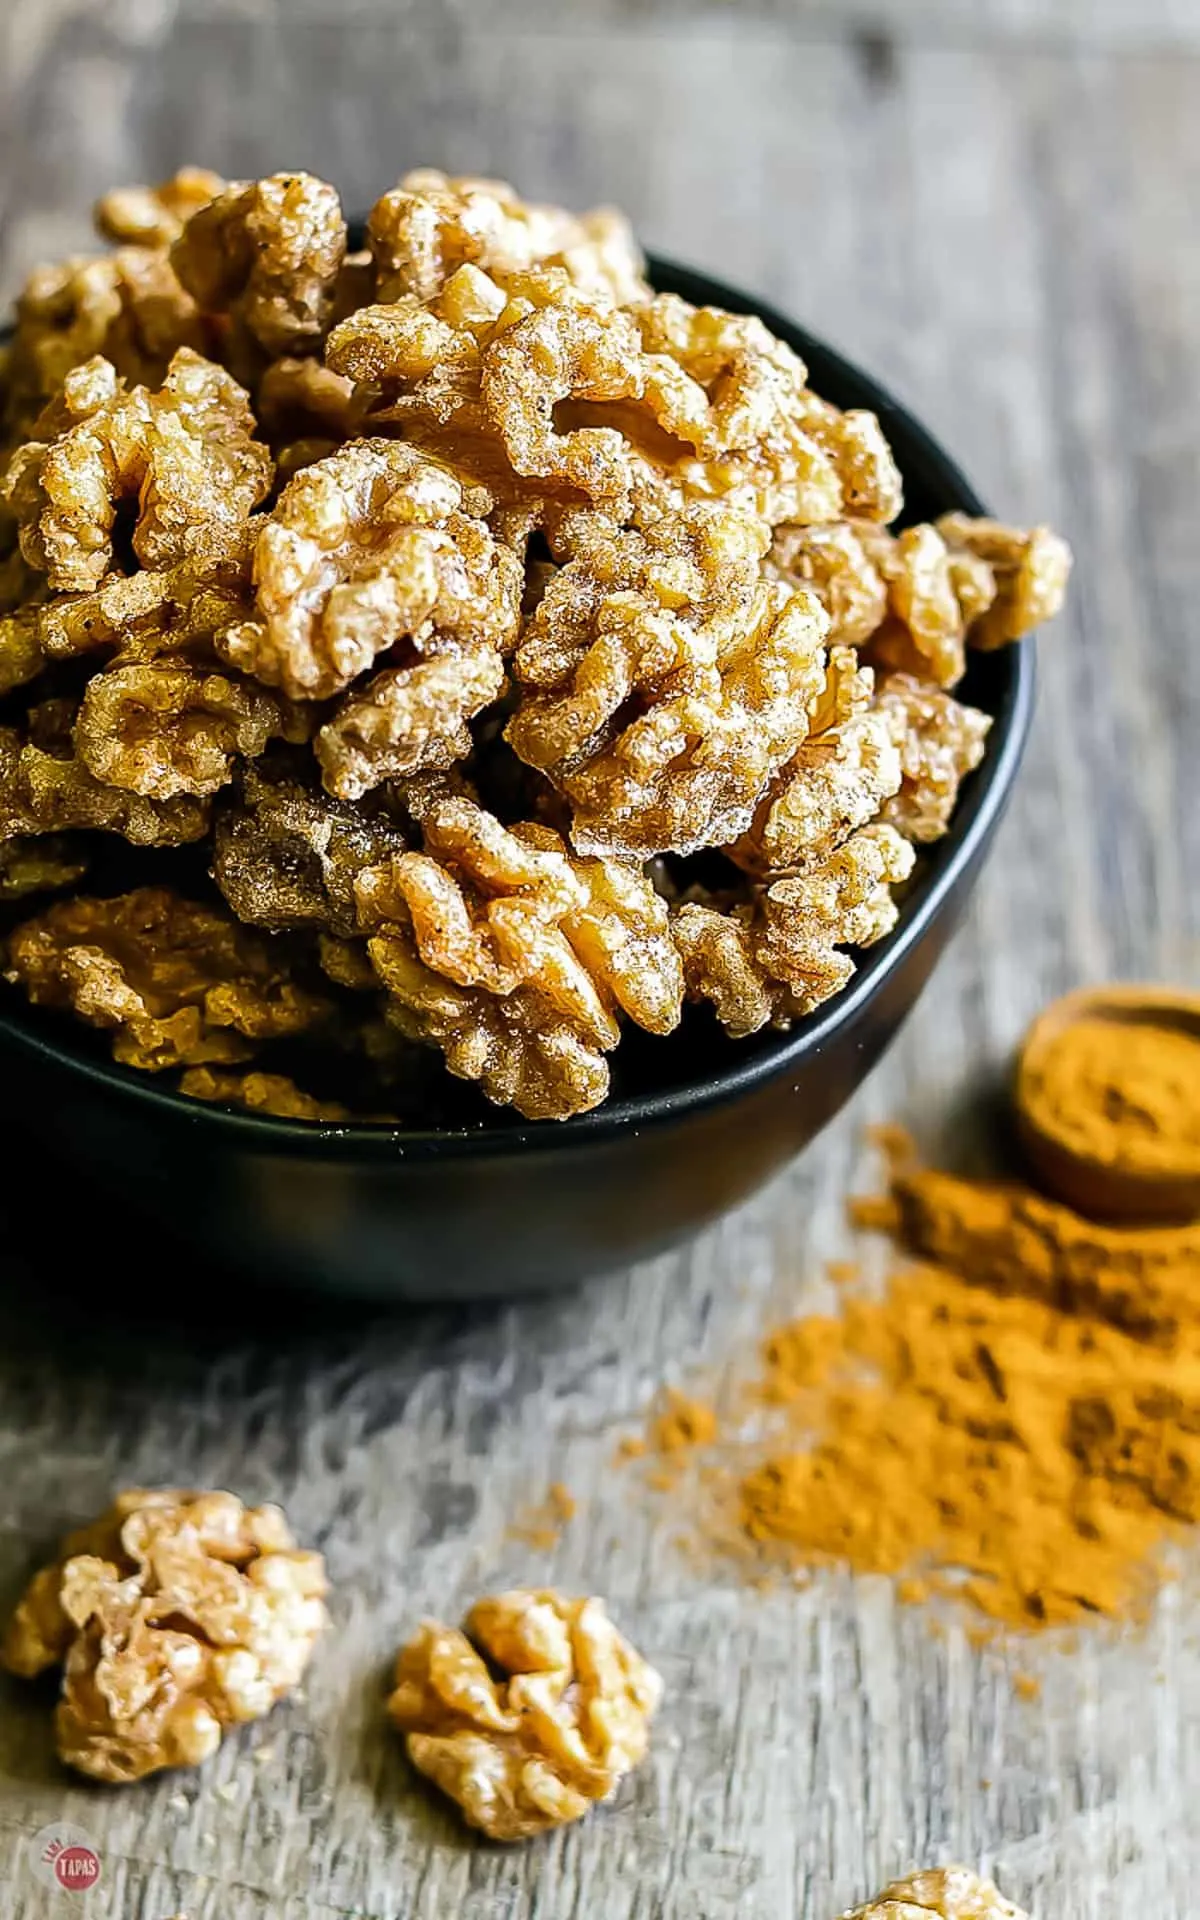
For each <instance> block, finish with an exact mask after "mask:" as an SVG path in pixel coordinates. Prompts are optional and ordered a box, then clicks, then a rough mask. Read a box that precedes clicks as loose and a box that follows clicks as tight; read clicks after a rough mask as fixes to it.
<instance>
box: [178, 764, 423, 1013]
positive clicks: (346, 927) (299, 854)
mask: <svg viewBox="0 0 1200 1920" xmlns="http://www.w3.org/2000/svg"><path fill="white" fill-rule="evenodd" d="M405 848H406V841H405V837H404V833H403V831H402V829H401V828H400V826H399V825H398V824H397V822H396V821H395V820H394V819H393V818H392V816H391V815H390V814H389V813H388V812H386V811H385V810H384V809H382V808H379V807H366V806H356V807H351V806H347V805H346V803H345V802H344V801H341V800H334V799H332V798H331V797H330V796H329V794H327V793H323V792H322V791H321V790H320V788H317V787H314V786H311V785H306V784H305V783H304V782H303V781H302V780H300V779H297V778H295V777H293V776H292V774H291V773H290V772H289V770H288V769H287V768H286V767H285V766H278V767H277V766H273V765H270V764H268V763H265V762H263V763H260V764H259V765H258V766H247V767H245V768H244V769H243V771H242V776H241V783H240V791H239V793H238V796H237V798H236V800H233V801H232V802H230V803H229V804H227V805H225V806H223V807H222V809H221V811H220V814H219V816H218V819H217V829H216V834H215V838H214V843H213V878H214V879H215V881H216V883H217V885H218V887H220V889H221V892H222V893H223V894H224V896H225V898H226V900H227V901H228V902H229V904H230V906H231V907H232V908H233V911H234V912H235V913H236V914H237V916H238V919H239V920H244V921H245V922H246V923H247V924H248V925H250V926H256V927H267V928H269V929H270V931H271V932H272V933H279V932H282V931H284V930H285V929H287V928H292V927H295V928H328V929H329V930H330V931H331V932H333V933H335V934H338V935H340V936H341V937H342V938H344V939H349V938H350V937H351V936H352V935H353V934H355V933H356V932H357V930H358V918H357V912H356V908H355V903H354V881H355V876H356V875H357V874H358V873H359V872H360V871H361V870H362V869H363V868H364V867H369V866H375V865H378V864H379V862H381V861H384V860H387V859H389V858H390V857H391V855H392V854H399V853H403V852H404V851H405ZM369 984H370V985H371V986H373V987H375V988H376V989H377V988H378V984H379V983H378V981H376V980H375V979H374V978H371V979H370V981H369Z"/></svg>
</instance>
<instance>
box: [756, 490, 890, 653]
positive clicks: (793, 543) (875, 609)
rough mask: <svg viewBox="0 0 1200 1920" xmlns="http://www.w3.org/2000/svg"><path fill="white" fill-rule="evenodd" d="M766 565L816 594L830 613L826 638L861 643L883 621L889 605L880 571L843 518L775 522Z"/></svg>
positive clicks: (854, 644) (791, 583) (790, 582)
mask: <svg viewBox="0 0 1200 1920" xmlns="http://www.w3.org/2000/svg"><path fill="white" fill-rule="evenodd" d="M770 566H771V571H772V572H773V573H777V574H778V576H779V578H780V579H782V580H783V581H785V582H786V583H787V585H789V586H794V587H810V588H811V589H812V591H813V592H814V593H815V594H816V596H817V598H818V600H819V601H820V602H821V605H822V606H823V607H824V608H825V611H826V613H827V614H828V615H829V621H830V630H829V638H830V642H831V643H838V644H840V645H841V646H845V647H859V646H862V644H863V642H864V641H866V640H869V639H870V637H871V635H872V634H873V633H874V632H875V630H876V628H877V627H879V626H880V625H881V624H882V622H883V619H884V616H885V615H886V613H887V607H888V596H887V588H886V586H885V585H884V582H883V576H882V575H881V574H880V572H879V570H878V568H877V567H876V566H875V565H874V563H873V562H872V560H871V559H870V557H869V555H868V553H867V551H866V548H865V547H864V546H863V543H862V541H861V540H860V539H859V536H858V534H857V533H856V532H855V530H854V528H853V527H852V526H850V525H848V524H847V523H846V522H845V521H839V522H836V523H835V524H834V525H832V526H815V527H792V526H783V527H776V529H775V535H774V539H773V541H772V544H771V555H770Z"/></svg>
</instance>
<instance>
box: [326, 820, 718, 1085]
mask: <svg viewBox="0 0 1200 1920" xmlns="http://www.w3.org/2000/svg"><path fill="white" fill-rule="evenodd" d="M422 829H423V835H424V851H423V852H421V853H406V854H402V855H400V856H399V858H396V859H393V860H392V861H391V862H390V863H389V864H388V865H386V866H380V867H373V868H368V869H367V870H366V872H364V873H362V874H360V875H359V877H358V881H357V884H356V894H357V900H358V910H359V918H360V922H361V924H362V927H363V929H364V931H366V932H368V933H369V934H370V936H371V937H370V939H369V941H368V952H369V954H370V958H371V963H372V965H373V966H374V968H375V971H376V973H377V974H378V976H379V978H380V980H381V981H382V983H383V985H384V986H385V987H386V988H387V990H388V993H389V996H390V1003H389V1017H390V1018H391V1019H392V1020H393V1021H394V1022H395V1024H396V1025H397V1026H398V1027H399V1028H400V1030H401V1032H403V1033H405V1034H407V1035H408V1037H409V1038H410V1039H414V1040H419V1041H423V1042H425V1043H426V1044H429V1045H433V1046H437V1047H440V1048H441V1049H442V1051H443V1053H444V1055H445V1058H446V1064H447V1066H448V1067H449V1069H450V1071H451V1073H453V1074H456V1075H457V1076H458V1077H459V1078H460V1079H464V1080H476V1081H478V1082H479V1083H480V1084H481V1086H482V1088H483V1091H484V1093H485V1094H486V1095H487V1097H488V1098H489V1099H490V1100H492V1101H494V1102H495V1103H496V1104H497V1105H498V1106H505V1105H512V1106H515V1107H517V1109H518V1110H519V1111H520V1112H521V1113H523V1114H525V1116H526V1117H527V1118H528V1119H532V1120H537V1119H565V1118H567V1117H568V1116H569V1115H570V1114H572V1113H581V1112H584V1111H586V1109H587V1108H589V1107H593V1106H595V1105H596V1104H597V1103H598V1102H599V1101H600V1100H602V1099H603V1097H604V1095H605V1092H606V1091H607V1088H608V1069H607V1066H606V1064H605V1061H604V1055H605V1053H607V1052H609V1051H610V1050H611V1049H612V1048H613V1047H614V1046H615V1045H616V1044H617V1041H618V1039H619V1037H620V1028H619V1026H618V1022H617V1015H618V1013H619V1012H624V1013H626V1014H627V1015H628V1016H629V1018H630V1019H632V1020H633V1021H635V1022H636V1023H637V1024H638V1025H639V1026H642V1027H645V1028H646V1029H648V1030H649V1031H650V1032H652V1033H665V1032H668V1031H669V1030H670V1029H671V1028H672V1027H674V1026H675V1025H676V1024H677V1022H678V1019H679V1012H680V1002H681V996H682V975H681V970H680V966H679V962H678V957H677V955H676V954H675V951H674V948H673V946H672V943H671V938H670V932H669V926H668V918H667V909H666V906H665V903H664V902H663V901H662V900H660V899H659V897H658V895H657V894H656V893H655V891H654V888H653V886H652V885H651V883H650V881H649V880H648V879H646V878H645V876H644V875H643V874H642V873H641V872H640V871H639V870H638V869H637V868H635V867H632V866H625V865H623V864H622V863H621V862H619V861H615V860H588V859H581V858H579V857H577V856H575V855H573V854H571V853H569V852H568V850H567V848H566V846H565V844H564V842H563V841H562V840H561V839H560V838H559V836H558V835H557V834H556V833H554V832H553V831H552V830H551V829H550V828H548V827H541V826H536V825H533V824H530V823H525V824H523V825H520V826H517V827H514V828H506V827H502V826H501V825H500V823H499V821H497V820H496V819H494V818H493V817H492V816H491V815H489V814H487V813H485V812H484V811H483V810H482V809H481V808H480V807H478V806H476V805H475V804H474V803H473V802H472V801H469V800H460V799H447V800H442V801H439V802H437V803H435V804H434V805H433V806H432V807H431V808H430V809H429V810H428V812H427V813H426V814H425V815H424V818H423V820H422Z"/></svg>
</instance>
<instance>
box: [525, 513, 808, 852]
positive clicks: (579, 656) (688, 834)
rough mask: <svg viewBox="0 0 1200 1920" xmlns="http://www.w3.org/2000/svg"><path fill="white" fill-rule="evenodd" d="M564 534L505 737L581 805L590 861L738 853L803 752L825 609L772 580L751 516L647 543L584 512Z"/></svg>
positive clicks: (653, 532)
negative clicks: (731, 845)
mask: <svg viewBox="0 0 1200 1920" xmlns="http://www.w3.org/2000/svg"><path fill="white" fill-rule="evenodd" d="M564 538H565V540H566V551H567V552H568V554H569V556H570V557H569V558H568V559H567V562H566V564H565V565H564V566H563V567H562V568H561V569H560V570H559V572H558V573H557V574H556V575H555V576H554V578H553V579H552V580H551V581H550V583H549V585H548V586H547V588H546V591H545V593H544V594H543V596H542V598H541V600H540V602H539V603H538V606H537V609H536V611H535V612H534V614H533V616H532V618H531V619H530V621H529V622H528V624H527V626H526V628H525V632H524V634H523V636H522V640H521V643H520V646H519V647H518V649H517V653H516V656H515V659H514V671H515V676H516V680H517V684H518V687H519V689H520V701H519V704H518V707H517V711H516V713H515V714H514V716H513V718H512V720H511V721H510V722H509V725H508V728H507V732H506V737H507V739H508V740H509V742H510V743H511V745H512V746H513V748H514V749H515V751H516V752H517V753H518V754H519V755H520V757H521V758H522V759H523V760H525V761H526V762H528V764H529V765H531V766H535V767H538V768H540V769H541V770H542V771H544V772H545V773H547V774H549V776H550V778H551V779H552V780H553V781H554V782H555V784H556V785H557V786H559V787H560V788H561V789H562V791H563V792H564V793H565V794H566V795H567V797H568V798H569V800H570V801H571V804H572V807H573V810H574V828H573V838H574V840H575V842H576V844H577V845H578V846H580V847H582V848H584V849H586V850H589V851H590V850H593V849H594V850H597V851H608V850H611V851H613V852H618V853H625V854H631V855H636V856H639V857H642V856H645V855H647V854H652V853H658V852H663V851H665V850H667V849H674V850H675V851H676V852H679V853H689V852H694V851H695V850H696V849H697V848H700V847H705V846H722V845H725V844H726V843H727V842H729V841H730V840H732V839H733V838H735V836H736V835H737V834H739V833H741V832H743V831H744V830H745V829H746V827H747V826H748V825H749V823H750V819H751V816H752V814H753V812H754V808H755V806H756V805H757V803H758V800H759V798H760V796H761V794H762V793H763V790H764V788H765V787H766V785H767V783H768V781H769V780H770V778H771V776H772V774H773V773H775V772H776V771H777V769H778V768H779V767H780V766H781V765H783V763H784V762H785V761H787V760H788V759H789V758H790V757H791V756H792V754H794V753H795V751H796V749H797V747H798V746H799V745H800V744H801V742H802V741H803V740H804V738H805V735H806V733H807V730H808V723H809V709H810V707H811V705H812V704H813V703H814V702H815V700H816V699H817V698H818V696H819V694H820V692H821V688H822V686H823V684H824V678H825V651H824V640H825V634H826V630H827V626H828V622H827V619H826V616H825V614H824V612H823V610H822V609H821V607H820V605H819V603H818V602H817V600H816V599H815V598H814V596H813V595H812V594H810V593H807V592H804V591H800V592H792V591H791V590H790V589H788V588H787V587H784V586H782V585H780V584H777V583H771V582H768V581H765V580H763V578H762V577H761V574H760V569H759V562H760V558H761V555H762V553H763V550H764V547H765V544H766V541H767V538H768V535H767V532H766V530H765V529H764V528H763V527H762V526H760V525H759V523H758V522H756V521H753V520H747V519H744V518H742V517H740V516H738V515H736V514H732V513H721V512H717V511H714V510H712V509H711V508H692V509H689V510H688V512H686V513H684V514H681V515H668V516H665V517H664V518H663V519H662V520H661V521H658V522H656V523H655V524H653V525H652V526H650V527H649V528H647V530H646V531H645V532H644V533H639V532H631V531H625V532H622V531H621V530H620V529H619V528H617V527H616V526H614V524H613V523H612V522H611V521H608V520H605V519H602V518H600V517H599V516H591V515H579V516H576V517H575V518H574V520H573V522H572V523H571V524H570V526H569V527H568V529H567V530H566V532H565V535H564Z"/></svg>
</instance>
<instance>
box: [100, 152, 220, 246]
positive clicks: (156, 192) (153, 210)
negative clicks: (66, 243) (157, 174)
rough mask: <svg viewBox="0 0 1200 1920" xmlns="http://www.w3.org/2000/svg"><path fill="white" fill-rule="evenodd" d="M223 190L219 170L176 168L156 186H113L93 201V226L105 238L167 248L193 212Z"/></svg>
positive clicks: (206, 204) (197, 210) (176, 237)
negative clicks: (214, 171) (94, 204)
mask: <svg viewBox="0 0 1200 1920" xmlns="http://www.w3.org/2000/svg"><path fill="white" fill-rule="evenodd" d="M224 190H225V182H224V180H223V179H222V178H221V176H220V174H219V173H210V172H209V170H208V168H207V167H180V169H179V171H178V173H174V174H172V176H171V178H170V179H169V180H163V181H160V182H159V184H158V186H157V187H141V186H138V187H113V188H111V189H110V191H109V192H108V193H106V194H104V196H103V197H102V198H101V199H99V200H98V201H97V202H96V212H95V219H96V226H97V228H98V230H99V231H100V233H102V234H103V235H104V238H105V239H106V240H118V241H129V242H132V243H133V244H134V245H136V246H140V247H169V246H170V244H171V242H172V240H177V239H178V238H179V236H180V234H181V233H182V232H183V229H184V227H185V226H186V225H187V223H188V221H189V220H190V219H191V217H192V215H193V214H194V213H199V211H200V209H201V207H206V206H208V204H209V202H210V201H211V200H215V199H216V197H217V195H218V194H219V193H223V192H224Z"/></svg>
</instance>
